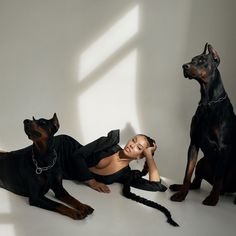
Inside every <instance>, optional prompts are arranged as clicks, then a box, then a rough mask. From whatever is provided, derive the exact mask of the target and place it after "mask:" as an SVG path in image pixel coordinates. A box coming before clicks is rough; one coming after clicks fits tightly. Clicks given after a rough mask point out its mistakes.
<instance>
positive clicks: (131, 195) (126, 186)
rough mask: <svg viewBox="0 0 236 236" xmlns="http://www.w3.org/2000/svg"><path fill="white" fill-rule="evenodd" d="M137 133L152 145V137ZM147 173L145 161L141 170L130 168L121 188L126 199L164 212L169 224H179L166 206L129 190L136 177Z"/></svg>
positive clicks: (138, 177)
mask: <svg viewBox="0 0 236 236" xmlns="http://www.w3.org/2000/svg"><path fill="white" fill-rule="evenodd" d="M139 135H142V136H144V137H146V138H147V141H148V143H149V145H150V147H152V146H154V143H155V141H154V140H153V139H152V138H150V137H148V136H146V135H143V134H139ZM147 173H148V168H147V165H146V163H145V165H144V168H143V170H142V171H139V170H131V171H130V173H129V174H128V175H127V176H126V178H125V181H124V182H123V189H122V193H123V196H125V197H126V198H128V199H131V200H134V201H136V202H139V203H141V204H143V205H146V206H149V207H152V208H155V209H157V210H159V211H161V212H163V213H164V214H165V216H166V218H167V222H168V223H169V224H171V225H173V226H179V225H178V224H177V223H176V222H175V221H174V220H173V219H172V217H171V213H170V212H169V210H168V209H167V208H165V207H164V206H162V205H160V204H158V203H156V202H153V201H151V200H148V199H146V198H143V197H140V196H138V195H136V194H134V193H132V192H131V191H130V189H131V183H132V182H133V181H135V180H138V179H140V178H142V176H144V175H146V174H147Z"/></svg>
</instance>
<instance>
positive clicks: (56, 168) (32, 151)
mask: <svg viewBox="0 0 236 236" xmlns="http://www.w3.org/2000/svg"><path fill="white" fill-rule="evenodd" d="M58 128H59V122H58V119H57V116H56V114H54V116H53V118H52V119H49V120H47V119H39V120H35V119H34V118H33V120H24V129H25V133H26V134H27V136H28V137H29V139H31V140H32V141H33V145H32V146H29V147H26V148H24V149H21V150H17V151H12V152H5V153H0V187H2V188H5V189H7V190H9V191H11V192H13V193H16V194H18V195H22V196H26V197H28V198H29V203H30V205H33V206H37V207H40V208H44V209H47V210H51V211H55V212H58V213H61V214H63V215H67V216H69V217H71V218H73V219H83V218H85V217H86V216H87V215H88V214H91V213H92V212H93V209H92V208H91V207H90V206H88V205H85V204H82V203H81V202H79V201H78V200H76V199H75V198H73V197H72V196H71V195H69V193H68V192H67V191H66V190H65V189H64V187H63V185H62V171H61V166H60V160H59V158H58V156H57V152H56V150H55V148H54V134H55V133H56V132H57V130H58ZM33 159H35V160H36V162H37V165H36V164H35V163H34V162H33ZM54 162H55V163H54ZM36 166H38V167H46V170H44V171H42V173H38V174H37V173H36ZM49 189H52V190H53V192H54V193H55V197H56V198H57V199H59V200H61V201H63V202H65V203H67V204H68V205H71V206H72V208H70V207H68V206H66V205H64V204H61V203H58V202H56V201H53V200H50V199H49V198H47V197H46V196H45V194H46V193H47V192H48V190H49Z"/></svg>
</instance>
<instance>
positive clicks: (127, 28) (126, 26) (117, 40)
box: [79, 6, 139, 81]
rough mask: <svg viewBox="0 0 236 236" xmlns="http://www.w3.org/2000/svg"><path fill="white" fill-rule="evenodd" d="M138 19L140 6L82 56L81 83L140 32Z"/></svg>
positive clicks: (117, 23) (80, 64) (132, 10)
mask: <svg viewBox="0 0 236 236" xmlns="http://www.w3.org/2000/svg"><path fill="white" fill-rule="evenodd" d="M138 18H139V6H135V7H134V8H132V9H131V10H130V11H129V12H128V13H127V14H125V16H123V17H122V18H121V19H120V20H119V21H117V22H116V23H115V24H114V25H113V26H112V27H111V28H110V29H109V30H107V31H106V32H105V33H104V34H103V35H102V36H101V37H100V38H98V39H97V40H96V41H95V42H94V43H93V44H91V45H90V46H89V47H88V48H87V49H86V50H85V51H84V52H83V53H82V54H81V56H80V63H79V80H80V81H82V80H83V79H84V78H85V77H86V76H88V75H89V74H90V73H91V72H92V71H94V70H95V69H96V68H97V67H98V66H99V65H101V64H102V63H103V62H104V61H105V60H107V59H108V58H109V57H110V56H111V55H112V54H114V52H116V51H117V50H118V49H119V48H120V47H121V46H123V45H124V44H125V43H126V42H127V41H128V40H129V39H131V38H132V37H133V36H134V35H135V34H136V33H137V32H138V27H139V25H138Z"/></svg>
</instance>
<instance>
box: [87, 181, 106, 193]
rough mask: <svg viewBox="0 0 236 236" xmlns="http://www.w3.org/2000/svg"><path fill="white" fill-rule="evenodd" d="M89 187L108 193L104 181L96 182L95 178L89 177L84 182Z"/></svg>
mask: <svg viewBox="0 0 236 236" xmlns="http://www.w3.org/2000/svg"><path fill="white" fill-rule="evenodd" d="M85 183H86V184H87V185H88V186H89V187H90V188H92V189H94V190H96V191H98V192H102V193H110V189H109V188H108V186H107V185H105V184H104V183H100V182H97V181H96V180H95V179H90V180H88V181H86V182H85Z"/></svg>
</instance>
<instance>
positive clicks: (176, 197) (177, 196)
mask: <svg viewBox="0 0 236 236" xmlns="http://www.w3.org/2000/svg"><path fill="white" fill-rule="evenodd" d="M187 194H188V192H183V191H179V192H177V193H175V194H174V195H172V196H171V198H170V200H171V201H174V202H182V201H184V200H185V198H186V196H187Z"/></svg>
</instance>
